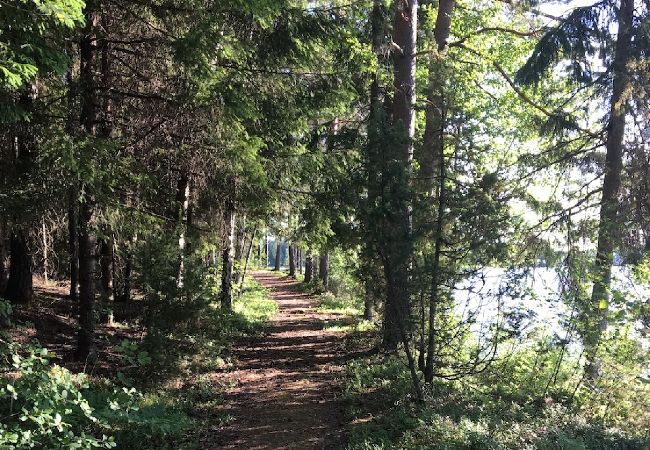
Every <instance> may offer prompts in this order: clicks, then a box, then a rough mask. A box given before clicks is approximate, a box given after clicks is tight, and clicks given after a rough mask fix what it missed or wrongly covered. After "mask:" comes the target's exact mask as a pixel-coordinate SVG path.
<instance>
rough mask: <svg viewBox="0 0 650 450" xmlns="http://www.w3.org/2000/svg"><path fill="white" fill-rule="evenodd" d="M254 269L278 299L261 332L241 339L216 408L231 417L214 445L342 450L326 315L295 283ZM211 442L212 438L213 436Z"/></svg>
mask: <svg viewBox="0 0 650 450" xmlns="http://www.w3.org/2000/svg"><path fill="white" fill-rule="evenodd" d="M253 276H254V277H255V278H256V279H257V280H258V281H259V282H260V283H261V284H262V285H263V286H265V287H266V288H268V289H270V291H271V295H272V297H273V298H274V299H275V300H276V301H277V302H278V305H279V307H280V310H279V313H278V314H277V315H275V316H274V317H273V318H272V319H271V321H270V323H269V327H268V330H267V333H266V334H265V336H263V337H260V338H257V339H251V340H249V341H247V342H240V343H239V344H238V345H237V346H236V347H235V350H234V353H235V356H236V358H237V362H236V367H235V370H234V371H232V372H229V373H228V374H227V375H226V377H227V379H226V380H225V381H227V382H230V383H231V384H233V387H232V388H230V389H228V391H227V392H226V395H225V404H224V405H225V406H224V408H223V412H224V413H227V414H230V415H232V416H233V417H234V420H233V421H232V422H231V423H230V424H229V425H227V426H225V427H224V428H222V429H220V430H218V431H217V432H216V433H217V434H218V438H217V439H216V441H217V443H216V444H217V445H216V446H212V447H210V446H205V447H201V448H206V449H207V448H219V449H241V450H244V449H245V450H276V449H291V450H294V449H295V450H298V449H300V450H309V449H313V450H315V449H328V450H335V449H336V450H338V449H343V448H344V444H343V440H344V438H343V433H342V430H343V425H342V423H343V422H342V415H343V407H342V404H341V401H340V384H339V382H338V381H337V379H338V378H339V377H340V374H341V370H342V369H341V365H340V364H341V363H342V357H343V354H342V352H341V350H340V348H341V346H340V341H341V338H342V335H341V334H340V333H335V332H328V331H325V330H323V329H322V328H323V327H322V324H323V320H324V319H328V318H331V316H329V315H327V314H319V313H318V312H317V311H316V306H317V302H316V300H315V299H314V298H313V297H311V296H309V295H308V294H304V293H301V292H299V290H298V283H297V282H296V281H295V280H291V279H288V278H285V277H279V276H277V275H275V274H270V273H268V272H257V273H254V274H253ZM213 445H214V443H213Z"/></svg>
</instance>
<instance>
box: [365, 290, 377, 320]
mask: <svg viewBox="0 0 650 450" xmlns="http://www.w3.org/2000/svg"><path fill="white" fill-rule="evenodd" d="M365 284H366V292H365V296H364V301H363V319H364V320H367V321H368V322H371V321H373V320H374V319H375V296H374V295H373V292H372V288H371V287H370V283H369V282H366V283H365Z"/></svg>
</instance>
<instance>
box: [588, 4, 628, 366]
mask: <svg viewBox="0 0 650 450" xmlns="http://www.w3.org/2000/svg"><path fill="white" fill-rule="evenodd" d="M633 19H634V0H621V3H620V8H619V12H618V27H619V28H618V29H619V31H618V36H617V38H616V47H615V53H614V63H613V87H612V97H611V99H610V116H609V123H608V124H607V142H606V144H605V146H606V150H607V153H606V156H605V170H604V172H605V178H604V180H603V193H602V199H601V204H600V222H599V225H598V248H597V251H596V260H595V262H594V286H593V290H592V294H591V302H590V307H589V308H588V311H587V312H586V314H585V316H586V329H585V334H584V345H585V354H586V357H587V364H586V367H585V372H586V375H587V376H589V377H597V376H598V375H599V372H600V361H599V358H598V355H597V353H598V346H599V344H600V340H601V336H602V333H603V331H604V330H605V329H606V328H607V312H608V303H609V298H610V288H611V279H612V264H613V261H614V247H615V245H616V241H617V229H618V208H619V207H620V202H619V193H620V189H621V172H622V170H623V143H624V139H625V118H626V110H625V109H626V91H628V89H629V86H630V79H629V75H628V73H627V65H628V63H629V60H630V46H631V44H632V31H633V30H632V27H633Z"/></svg>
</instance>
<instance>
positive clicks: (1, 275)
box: [0, 220, 9, 297]
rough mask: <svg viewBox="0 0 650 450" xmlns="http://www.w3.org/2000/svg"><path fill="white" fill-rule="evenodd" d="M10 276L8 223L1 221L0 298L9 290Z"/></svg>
mask: <svg viewBox="0 0 650 450" xmlns="http://www.w3.org/2000/svg"><path fill="white" fill-rule="evenodd" d="M8 276H9V271H8V266H7V223H6V222H5V221H4V220H0V297H1V296H2V295H3V294H4V292H5V289H7V277H8Z"/></svg>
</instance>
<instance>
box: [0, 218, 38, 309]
mask: <svg viewBox="0 0 650 450" xmlns="http://www.w3.org/2000/svg"><path fill="white" fill-rule="evenodd" d="M9 247H10V248H9V251H10V259H9V280H8V281H7V289H6V290H5V294H4V297H5V298H6V299H7V300H9V301H11V302H12V303H25V304H29V303H30V302H31V301H32V292H33V289H32V256H31V254H30V253H29V247H28V244H27V235H26V232H25V231H24V230H23V229H22V228H16V229H15V230H13V232H12V234H11V243H10V246H9Z"/></svg>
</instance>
